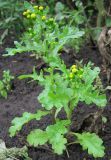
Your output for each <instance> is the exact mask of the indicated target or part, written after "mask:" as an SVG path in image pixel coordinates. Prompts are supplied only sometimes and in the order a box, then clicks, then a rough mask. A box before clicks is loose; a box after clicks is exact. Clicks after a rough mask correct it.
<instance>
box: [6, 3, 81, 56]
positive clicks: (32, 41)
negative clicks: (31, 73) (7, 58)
mask: <svg viewBox="0 0 111 160" xmlns="http://www.w3.org/2000/svg"><path fill="white" fill-rule="evenodd" d="M24 5H25V8H26V10H25V11H24V12H23V15H24V17H25V19H26V20H27V21H28V22H29V25H28V28H26V32H25V33H24V34H23V36H22V38H21V42H15V45H16V48H9V49H7V51H8V54H7V55H15V54H16V53H23V52H26V51H28V52H29V51H32V52H34V53H35V54H36V57H37V58H38V57H42V58H44V57H46V56H47V55H49V54H53V55H56V54H57V53H58V52H59V51H60V50H61V49H63V47H64V45H65V44H66V43H67V42H68V41H69V40H70V39H78V38H80V37H82V36H83V35H84V31H80V30H79V29H78V28H76V27H71V26H69V25H66V26H60V25H59V23H58V22H57V21H56V20H55V19H54V18H53V17H50V16H49V9H48V7H46V8H44V7H43V6H32V5H31V4H30V3H28V2H25V4H24Z"/></svg>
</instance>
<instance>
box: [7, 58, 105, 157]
mask: <svg viewBox="0 0 111 160" xmlns="http://www.w3.org/2000/svg"><path fill="white" fill-rule="evenodd" d="M52 60H53V61H52ZM47 61H48V63H49V64H50V67H49V68H47V69H45V70H44V71H45V72H47V73H48V74H45V75H44V74H43V71H41V72H40V74H39V75H38V74H37V72H36V71H35V69H34V70H33V74H30V75H21V76H20V77H19V79H24V78H32V79H33V80H35V81H38V83H39V84H40V85H41V86H43V88H44V89H43V91H42V92H41V93H40V95H39V96H38V100H39V102H40V103H41V105H42V107H43V110H42V111H40V110H39V111H37V113H35V114H32V113H28V112H26V113H24V114H23V115H22V117H17V118H15V119H14V120H13V121H12V126H11V127H10V129H9V132H10V136H15V134H17V132H18V131H20V130H21V128H22V126H23V125H24V124H26V123H28V122H29V121H30V120H32V119H36V120H40V119H41V118H42V117H43V116H46V115H47V114H50V115H51V116H52V117H53V119H54V122H53V124H52V125H49V126H47V127H46V129H45V130H41V129H35V130H33V131H31V133H30V134H29V135H28V136H27V141H28V143H29V144H30V145H33V146H35V147H36V146H38V145H44V144H46V143H49V144H51V145H52V149H53V151H54V153H57V154H59V155H60V154H63V151H64V150H66V144H67V143H68V141H67V137H68V136H70V135H71V136H72V135H73V136H74V137H75V138H76V142H77V143H80V145H82V147H83V150H88V153H89V154H92V155H93V156H94V157H95V158H97V157H103V156H104V154H105V153H104V149H105V148H104V146H103V141H102V140H101V138H99V136H98V135H96V134H95V133H89V132H83V133H75V132H72V131H71V130H70V126H71V118H72V113H73V112H74V109H75V107H76V106H77V105H78V103H79V102H85V103H86V104H88V105H89V104H92V103H94V104H96V105H97V106H98V107H99V108H103V107H105V105H106V103H107V100H106V96H105V94H104V93H101V91H100V90H99V88H97V87H95V85H94V82H95V81H96V78H97V77H98V75H99V72H100V69H99V68H98V67H94V66H93V65H92V64H91V63H88V64H87V65H84V66H83V67H80V66H77V65H73V66H72V67H71V68H70V69H67V68H66V65H65V64H64V63H63V62H62V61H61V60H60V59H59V58H58V57H56V58H55V57H49V58H48V59H47ZM55 69H56V72H55ZM62 109H64V111H65V113H66V117H67V118H66V119H64V120H61V119H60V118H58V113H59V112H61V110H62Z"/></svg>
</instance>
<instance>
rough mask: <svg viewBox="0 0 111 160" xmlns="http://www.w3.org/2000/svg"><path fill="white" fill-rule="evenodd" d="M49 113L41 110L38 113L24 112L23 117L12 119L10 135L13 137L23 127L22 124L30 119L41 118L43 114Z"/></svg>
mask: <svg viewBox="0 0 111 160" xmlns="http://www.w3.org/2000/svg"><path fill="white" fill-rule="evenodd" d="M47 114H49V112H48V111H41V110H39V111H38V112H37V113H35V114H32V113H28V112H24V113H23V115H22V117H16V118H14V119H13V121H12V126H11V127H10V128H9V133H10V136H11V137H13V136H15V134H16V133H17V132H18V131H20V130H21V129H22V126H23V125H24V124H26V123H28V122H29V121H31V120H33V119H36V120H40V119H41V117H42V116H45V115H47Z"/></svg>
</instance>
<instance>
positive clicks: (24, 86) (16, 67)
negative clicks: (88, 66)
mask: <svg viewBox="0 0 111 160" xmlns="http://www.w3.org/2000/svg"><path fill="white" fill-rule="evenodd" d="M3 53H4V49H2V48H1V50H0V77H1V76H2V71H3V70H6V69H10V71H11V74H12V75H14V76H15V79H14V80H13V82H12V91H11V92H10V93H9V95H8V99H7V100H5V99H2V98H1V99H0V138H1V139H3V140H4V141H5V142H6V145H7V147H9V148H10V147H12V146H17V147H21V146H23V145H25V144H26V141H25V138H26V135H27V134H28V133H29V132H30V131H31V130H32V129H34V128H45V127H46V126H47V125H48V124H49V123H51V117H46V118H44V119H43V120H41V121H40V122H36V121H32V122H30V123H28V124H27V125H25V126H24V127H23V129H22V131H21V132H20V133H18V135H17V136H16V137H14V138H10V137H9V134H8V129H9V127H10V125H11V121H12V119H13V118H14V117H16V116H21V115H22V113H23V112H25V111H27V112H32V113H34V112H35V111H36V110H38V109H39V108H41V105H40V104H39V102H38V101H37V96H38V95H39V93H40V92H41V90H42V88H41V87H40V86H39V85H38V84H37V82H32V83H28V80H18V79H17V76H19V75H21V74H24V73H26V74H27V73H31V72H32V68H33V66H40V63H41V62H40V60H35V58H34V57H30V54H28V53H25V54H18V55H16V56H14V57H7V58H5V57H3V56H2V54H3ZM62 58H63V59H64V61H65V63H66V64H67V66H68V67H69V66H71V65H72V64H73V63H75V60H80V59H83V62H84V63H87V62H88V61H89V60H90V61H92V62H94V64H95V66H99V67H100V68H101V70H102V60H101V57H100V55H99V53H98V50H97V49H94V48H93V49H92V48H90V47H87V45H86V46H85V47H83V48H82V49H81V51H80V53H78V54H77V55H73V54H72V53H70V54H66V53H63V54H62ZM43 67H44V66H43ZM39 69H40V67H39ZM101 78H102V81H103V84H104V86H106V85H107V83H106V75H105V74H104V73H103V72H101ZM108 95H109V94H108ZM96 110H97V109H96V106H94V105H92V106H86V105H85V104H79V105H78V107H77V108H76V109H75V111H74V115H73V127H72V128H73V129H74V130H78V129H80V128H81V125H83V121H84V119H85V117H86V116H87V115H88V114H90V113H93V112H95V111H96ZM61 116H63V115H61ZM104 116H106V117H107V123H106V124H105V126H104V128H102V130H101V132H100V133H99V135H100V137H101V138H102V139H103V141H104V145H105V147H106V150H105V152H106V154H105V157H104V158H98V160H111V102H108V104H107V106H106V108H105V111H104ZM82 127H84V126H82ZM67 150H68V152H69V158H68V156H67V154H66V152H64V154H63V155H62V156H57V155H56V154H53V153H52V152H51V151H50V150H47V149H45V148H44V147H38V148H33V147H29V155H30V157H31V158H32V159H33V160H94V158H93V157H92V156H89V155H88V154H87V151H83V150H82V148H81V146H80V145H78V144H75V145H71V146H69V147H68V148H67Z"/></svg>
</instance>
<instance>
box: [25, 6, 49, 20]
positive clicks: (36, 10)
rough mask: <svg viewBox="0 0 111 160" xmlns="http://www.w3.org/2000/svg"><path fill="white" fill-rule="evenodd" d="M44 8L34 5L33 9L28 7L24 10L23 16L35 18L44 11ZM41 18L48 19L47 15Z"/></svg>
mask: <svg viewBox="0 0 111 160" xmlns="http://www.w3.org/2000/svg"><path fill="white" fill-rule="evenodd" d="M43 9H44V7H43V6H33V11H32V10H29V9H28V10H26V11H24V12H23V16H25V17H26V18H30V19H35V18H36V17H37V14H38V13H40V12H41V11H43ZM41 19H42V20H46V16H45V15H43V16H42V17H41Z"/></svg>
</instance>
